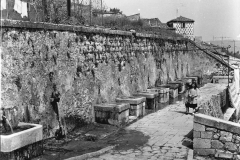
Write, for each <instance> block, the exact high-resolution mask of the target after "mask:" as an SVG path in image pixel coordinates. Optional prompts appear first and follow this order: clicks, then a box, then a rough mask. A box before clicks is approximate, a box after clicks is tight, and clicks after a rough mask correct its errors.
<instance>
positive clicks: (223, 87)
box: [198, 83, 227, 119]
mask: <svg viewBox="0 0 240 160" xmlns="http://www.w3.org/2000/svg"><path fill="white" fill-rule="evenodd" d="M199 94H200V95H201V96H200V97H199V99H198V105H199V107H200V109H199V113H202V114H205V115H209V116H212V117H216V118H220V119H223V118H224V113H223V111H224V108H225V107H226V103H227V101H226V99H227V95H226V94H227V84H213V83H208V84H206V85H204V86H203V87H201V88H200V93H199Z"/></svg>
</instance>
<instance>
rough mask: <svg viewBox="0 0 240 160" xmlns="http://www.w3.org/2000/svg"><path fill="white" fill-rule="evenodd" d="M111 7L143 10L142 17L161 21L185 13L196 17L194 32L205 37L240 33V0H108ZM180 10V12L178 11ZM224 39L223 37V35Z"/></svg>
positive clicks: (194, 18)
mask: <svg viewBox="0 0 240 160" xmlns="http://www.w3.org/2000/svg"><path fill="white" fill-rule="evenodd" d="M104 2H105V3H106V5H107V6H108V7H110V8H113V7H115V8H119V9H120V10H122V11H123V13H124V14H126V15H132V14H136V13H140V15H141V17H142V18H159V19H160V21H161V22H163V23H166V22H167V21H169V20H171V19H174V18H176V16H177V15H178V16H180V15H181V16H184V17H187V18H190V19H193V20H195V23H194V24H195V25H194V30H195V31H194V34H195V36H202V37H203V40H205V41H208V40H213V36H215V37H222V36H223V37H231V39H236V38H237V36H239V37H240V0H104ZM177 10H178V12H177ZM219 40H220V39H219Z"/></svg>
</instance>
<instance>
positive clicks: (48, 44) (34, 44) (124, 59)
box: [1, 21, 218, 137]
mask: <svg viewBox="0 0 240 160" xmlns="http://www.w3.org/2000/svg"><path fill="white" fill-rule="evenodd" d="M11 24H12V23H11V22H10V21H8V22H6V23H5V22H4V24H3V30H2V31H3V32H2V41H1V42H2V46H3V47H2V53H4V54H2V57H1V58H2V63H1V69H2V71H1V74H2V75H3V76H2V79H1V81H2V88H1V91H2V99H3V101H2V105H1V106H6V107H14V106H17V108H18V112H19V114H20V117H19V119H20V120H21V121H22V120H23V119H24V120H30V121H36V122H39V123H41V124H43V125H44V126H43V128H44V134H45V135H46V136H48V137H51V136H53V133H54V132H52V131H53V130H54V129H56V128H57V127H58V122H57V119H56V114H55V113H54V111H53V109H52V106H51V102H50V100H51V99H50V97H51V94H52V91H53V84H56V85H57V88H58V90H59V92H60V94H61V97H60V101H59V112H60V115H61V118H63V119H65V120H66V127H67V128H68V127H69V126H71V128H73V127H74V124H75V121H71V122H73V123H71V125H70V124H69V123H70V120H71V119H74V118H76V117H77V118H79V119H80V120H83V121H84V122H93V121H94V108H93V105H94V104H100V103H105V102H112V101H115V99H116V97H118V96H121V95H124V96H130V95H131V94H132V93H134V92H137V91H143V90H146V89H147V88H148V87H149V86H154V85H155V84H158V83H160V84H163V83H166V82H167V81H168V80H170V81H173V80H175V79H181V78H182V77H186V75H187V74H191V75H205V74H210V73H213V72H215V71H217V68H216V64H217V61H216V60H215V59H213V58H212V57H210V56H208V55H206V54H205V53H203V52H200V51H198V52H197V53H195V52H192V51H189V52H182V51H179V52H177V54H176V53H175V51H174V52H171V53H169V52H164V50H165V49H166V48H167V46H162V45H161V44H159V42H158V40H156V41H155V40H153V39H151V38H150V37H149V38H146V37H145V38H144V40H145V42H142V41H141V40H142V38H141V39H140V38H139V37H135V38H132V33H130V32H123V31H112V30H106V29H99V28H97V29H96V28H89V27H82V26H80V27H78V26H71V25H60V26H59V25H52V24H42V23H41V24H39V23H29V22H22V23H21V22H20V21H18V22H17V23H16V21H13V24H12V25H11ZM22 25H24V26H25V27H22ZM13 27H15V28H13ZM34 27H36V28H37V29H36V30H34V29H33V28H34ZM22 28H25V29H24V30H23V29H22ZM43 28H45V29H46V30H43ZM59 30H60V31H59ZM75 31H78V33H76V32H75ZM98 33H101V34H98ZM123 35H124V36H123ZM136 40H140V41H139V44H138V46H136V47H135V46H133V45H132V44H135V41H136ZM112 42H113V43H112ZM141 45H147V46H146V48H147V49H146V50H145V52H143V54H140V53H139V52H140V51H136V48H139V46H141ZM119 46H121V48H120V47H119ZM152 46H154V47H152ZM153 48H155V49H153ZM150 49H151V50H150ZM119 50H121V51H119ZM118 51H119V52H118ZM96 53H97V54H96ZM129 53H131V54H129ZM176 56H177V57H176ZM120 60H121V62H120ZM50 73H53V78H52V80H50V78H49V75H50ZM214 112H215V111H214ZM217 115H218V114H217ZM69 119H70V120H69ZM69 129H70V128H69Z"/></svg>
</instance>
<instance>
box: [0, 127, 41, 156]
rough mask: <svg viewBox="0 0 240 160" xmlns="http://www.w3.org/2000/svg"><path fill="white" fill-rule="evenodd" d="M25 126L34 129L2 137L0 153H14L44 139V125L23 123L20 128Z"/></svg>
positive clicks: (0, 136) (0, 139)
mask: <svg viewBox="0 0 240 160" xmlns="http://www.w3.org/2000/svg"><path fill="white" fill-rule="evenodd" d="M24 125H28V126H33V127H32V128H29V129H26V130H23V131H20V132H16V133H13V134H10V135H0V143H1V146H0V152H12V151H14V150H16V149H19V148H22V147H24V146H27V145H29V144H33V143H36V142H38V141H41V140H42V139H43V127H42V125H39V124H32V123H23V122H19V124H18V126H24Z"/></svg>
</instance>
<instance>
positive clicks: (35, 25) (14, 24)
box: [1, 19, 186, 41]
mask: <svg viewBox="0 0 240 160" xmlns="http://www.w3.org/2000/svg"><path fill="white" fill-rule="evenodd" d="M1 25H2V26H1V27H3V28H4V27H5V28H6V27H11V28H30V29H44V30H57V31H71V32H84V33H100V34H112V35H121V36H133V32H130V31H122V30H111V29H106V28H100V27H87V26H80V25H67V24H53V23H46V22H30V21H21V20H10V19H1ZM136 36H137V37H141V38H156V39H171V40H173V37H170V36H169V37H163V36H160V35H156V34H147V33H136ZM177 40H184V41H186V39H185V38H180V37H178V38H177Z"/></svg>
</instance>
